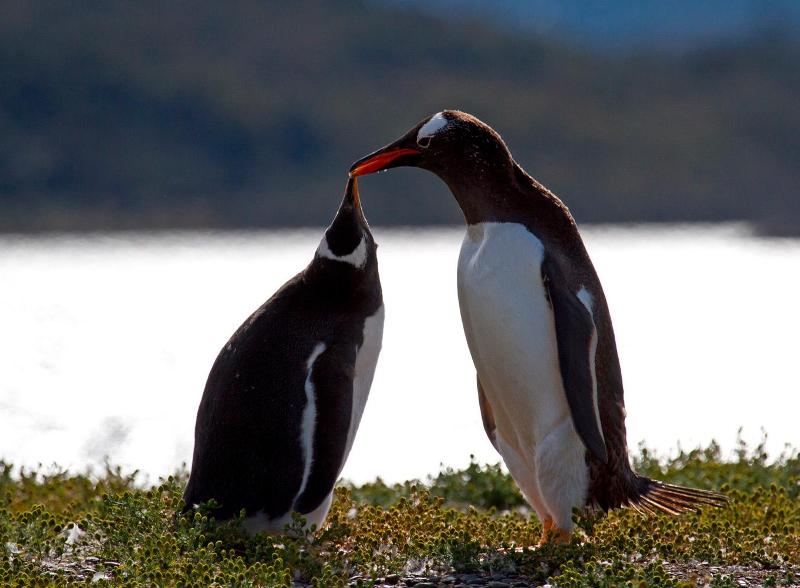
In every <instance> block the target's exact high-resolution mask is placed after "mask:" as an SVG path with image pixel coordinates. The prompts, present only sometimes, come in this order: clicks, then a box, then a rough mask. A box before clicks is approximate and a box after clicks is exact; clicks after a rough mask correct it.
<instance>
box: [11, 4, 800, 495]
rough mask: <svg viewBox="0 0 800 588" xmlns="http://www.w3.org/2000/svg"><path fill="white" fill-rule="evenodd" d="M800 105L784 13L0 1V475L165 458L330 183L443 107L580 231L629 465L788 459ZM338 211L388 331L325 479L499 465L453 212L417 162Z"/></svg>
mask: <svg viewBox="0 0 800 588" xmlns="http://www.w3.org/2000/svg"><path fill="white" fill-rule="evenodd" d="M798 96H800V4H798V3H797V2H795V1H793V0H724V1H723V0H706V1H704V2H695V1H692V0H676V1H674V2H662V1H656V0H640V1H637V2H633V1H630V2H624V1H621V0H610V1H608V2H603V3H597V2H591V1H588V0H568V1H561V2H556V1H555V0H552V1H550V0H531V1H524V0H518V1H511V0H508V1H503V2H499V1H498V2H491V1H489V0H486V1H482V0H469V1H455V0H425V1H423V0H406V1H403V0H371V1H368V0H361V1H357V0H346V1H339V2H317V1H313V0H299V1H297V2H291V3H289V2H264V1H256V0H236V1H232V2H225V3H218V2H209V1H200V2H191V3H190V2H170V3H166V4H165V3H161V2H153V1H150V0H138V1H130V2H115V3H107V2H101V1H99V0H97V1H95V0H89V1H86V2H81V3H74V2H59V1H47V2H45V1H42V0H7V1H6V2H4V3H3V6H2V8H0V231H2V232H3V233H4V234H2V235H0V329H1V330H0V457H4V458H6V459H8V460H12V461H15V462H17V463H29V464H31V463H37V462H42V463H45V464H48V463H51V462H53V461H57V462H58V463H60V464H63V465H65V466H69V467H71V468H73V469H82V468H84V467H86V466H87V465H93V464H98V463H102V461H103V460H104V459H105V458H106V457H108V458H109V459H110V460H111V461H112V462H114V463H122V464H124V465H125V466H126V467H129V468H142V469H143V470H144V471H145V472H147V473H148V474H151V475H152V476H157V475H164V474H167V473H169V472H171V471H173V470H174V469H175V468H177V467H179V466H180V464H181V463H182V462H185V461H187V460H188V459H189V458H190V455H191V447H192V429H193V424H194V413H195V410H196V406H197V403H198V402H199V398H200V394H201V392H202V387H203V384H204V382H205V377H206V375H207V373H208V369H209V368H210V365H211V362H212V361H213V359H214V357H215V356H216V353H217V351H218V350H219V348H220V347H221V346H222V344H223V343H224V341H225V340H226V339H227V337H228V336H229V335H230V334H231V332H232V331H233V330H234V329H235V328H236V327H237V326H238V324H239V323H240V322H241V321H242V320H243V319H244V318H245V317H246V316H247V315H248V314H249V313H250V312H251V311H252V310H253V309H254V308H255V307H256V306H258V305H259V304H260V303H261V302H262V301H263V300H264V299H266V298H267V297H268V296H269V295H270V294H271V293H272V291H274V289H275V288H277V287H278V286H279V285H280V284H281V283H283V282H284V281H285V280H286V279H287V278H289V277H290V276H291V275H293V274H294V273H296V272H297V271H299V270H300V269H301V268H302V267H303V266H304V265H305V264H306V263H307V262H308V260H309V259H310V257H311V255H312V253H313V251H314V249H315V247H316V244H317V242H318V240H319V238H320V236H321V230H322V227H323V226H324V225H325V224H326V223H327V222H328V221H329V220H330V218H331V216H332V214H333V212H334V210H335V208H336V206H337V203H338V199H339V197H340V194H341V191H342V188H343V186H344V181H345V172H346V170H347V168H348V167H349V165H350V163H351V162H352V161H353V160H354V159H356V158H358V157H360V156H362V155H364V154H365V153H367V152H369V151H372V150H373V149H375V148H377V147H379V146H381V145H383V144H385V143H387V142H389V141H390V140H392V139H394V138H395V137H396V136H398V135H399V134H400V133H402V132H404V131H405V130H406V129H407V128H408V127H410V126H411V125H412V124H414V123H416V122H417V121H418V120H420V119H422V118H424V117H427V116H429V115H430V114H432V113H434V112H437V111H439V110H441V109H443V108H460V109H462V110H466V111H468V112H471V113H473V114H475V115H477V116H478V117H480V118H481V119H483V120H485V121H487V122H488V123H490V124H491V125H492V126H493V127H495V128H496V129H497V130H498V131H499V132H500V133H501V134H502V135H503V137H504V138H505V139H506V140H507V142H508V143H509V145H510V147H511V149H512V151H513V153H514V155H515V157H516V159H517V160H518V161H519V162H520V163H521V164H522V165H523V167H525V168H526V169H527V170H528V171H529V172H530V173H531V174H532V175H534V176H535V177H536V178H537V179H539V180H540V181H542V182H543V183H544V184H545V185H547V186H548V187H550V188H551V189H553V190H554V191H555V192H556V193H557V194H558V195H560V196H561V197H562V198H563V199H564V200H565V201H566V202H567V204H568V205H569V206H570V208H571V210H572V211H573V213H574V215H575V216H576V218H577V220H578V221H579V223H581V225H582V227H584V229H583V232H584V235H585V238H586V241H587V246H588V248H589V252H590V254H591V255H592V257H593V259H594V261H595V263H596V265H597V268H598V271H599V273H600V277H601V279H602V280H603V283H604V286H605V288H606V292H607V295H608V298H609V304H610V307H611V311H612V316H613V317H614V320H615V329H616V332H617V338H618V342H619V349H620V355H621V360H622V367H623V374H624V376H625V381H626V398H627V405H628V413H629V418H628V427H629V432H630V435H629V441H630V444H631V446H632V447H633V448H635V447H636V445H637V444H638V443H639V442H640V441H642V440H644V441H645V442H646V443H647V444H648V445H649V446H651V447H654V448H655V449H657V450H658V451H661V452H663V453H667V452H671V451H674V450H675V449H676V447H677V446H678V444H679V443H680V444H682V445H683V446H684V447H687V446H688V447H691V446H694V445H695V444H697V443H707V442H709V441H710V440H711V439H713V438H716V439H717V440H718V441H719V442H720V443H721V444H722V445H723V447H724V448H726V450H727V451H730V450H732V449H733V448H735V446H736V437H737V430H738V429H739V428H740V427H742V428H743V431H742V436H743V437H744V438H746V439H748V440H758V439H759V438H760V436H761V435H762V428H763V430H764V431H765V432H766V433H767V435H768V447H769V449H770V451H771V452H772V453H773V454H777V453H778V452H780V451H781V449H782V447H783V444H784V443H789V444H792V445H794V446H798V445H800V433H798V428H797V426H796V423H795V421H796V415H797V414H798V413H800V400H798V397H799V395H800V375H798V372H797V370H796V365H797V361H798V349H799V348H800V347H799V346H798V344H797V333H798V332H800V313H798V311H797V296H798V291H800V271H799V270H800V239H798V236H800V193H799V192H800V108H798ZM361 188H362V195H363V197H364V201H365V207H366V212H367V214H368V216H369V218H370V221H371V223H372V224H373V226H374V228H375V234H376V238H377V240H378V241H379V242H380V244H381V249H380V256H381V257H380V263H381V272H382V277H383V283H384V292H385V298H386V304H387V322H386V331H385V338H384V352H383V355H382V358H381V362H380V363H379V366H378V373H377V375H376V380H375V384H374V386H373V391H372V396H371V398H370V403H369V405H368V406H367V410H366V413H365V417H364V421H363V423H362V428H361V430H360V433H359V437H358V438H357V441H356V444H355V447H354V450H353V454H352V456H351V460H350V462H349V463H348V465H347V468H346V470H345V475H347V476H348V477H351V478H353V479H356V480H358V481H363V480H368V479H372V478H374V477H375V476H378V475H380V476H383V477H384V478H386V479H389V480H399V479H405V478H408V477H412V476H418V477H421V476H424V475H425V474H427V473H430V472H433V471H436V470H437V469H438V467H439V464H440V463H444V464H445V465H453V466H458V465H463V464H465V463H466V461H467V460H468V458H469V455H470V454H475V455H476V456H477V457H478V458H479V459H480V460H481V461H495V460H496V456H495V454H494V453H493V450H492V448H491V446H490V445H489V443H488V441H486V439H485V437H484V434H483V430H482V427H481V424H480V416H479V413H478V407H477V402H476V393H475V390H474V374H473V368H472V366H471V362H470V359H469V355H468V352H467V348H466V345H465V343H464V341H463V335H462V332H461V326H460V320H459V316H458V309H457V301H456V295H455V259H456V256H457V252H458V247H459V244H460V239H461V230H460V229H459V228H457V227H458V224H459V223H460V222H461V219H460V213H459V211H458V208H457V206H456V205H455V203H454V201H453V199H452V197H451V196H450V195H449V193H448V192H447V190H446V188H445V187H444V185H442V184H441V183H440V182H439V181H438V180H436V179H435V178H434V177H432V176H430V175H428V174H425V173H424V172H421V171H418V170H408V169H400V170H396V171H393V172H392V173H391V174H381V175H378V176H375V177H368V178H365V179H364V180H363V182H362V184H361ZM654 223H658V224H654Z"/></svg>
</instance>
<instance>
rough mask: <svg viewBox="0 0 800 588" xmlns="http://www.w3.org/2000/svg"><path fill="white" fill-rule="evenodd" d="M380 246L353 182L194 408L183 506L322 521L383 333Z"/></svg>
mask: <svg viewBox="0 0 800 588" xmlns="http://www.w3.org/2000/svg"><path fill="white" fill-rule="evenodd" d="M376 249H377V246H376V244H375V241H374V239H373V237H372V233H371V232H370V229H369V225H368V224H367V221H366V218H365V217H364V213H363V211H362V209H361V202H360V199H359V195H358V186H357V183H356V180H355V179H350V180H349V181H348V183H347V188H346V190H345V195H344V199H343V200H342V204H341V206H340V207H339V211H338V212H337V213H336V217H335V218H334V219H333V222H332V223H331V225H330V226H329V227H328V229H327V230H326V231H325V235H324V236H323V238H322V241H321V242H320V244H319V247H318V248H317V251H316V254H315V256H314V259H313V260H312V261H311V263H310V264H309V265H308V266H307V267H306V268H305V269H304V270H303V271H302V272H300V273H299V274H297V275H296V276H295V277H294V278H292V279H291V280H289V281H288V282H287V283H286V284H284V285H283V286H282V287H281V288H280V289H279V290H278V291H277V292H276V293H275V294H274V295H273V296H272V298H270V299H269V300H267V302H265V303H264V304H263V305H262V306H261V308H259V309H258V310H256V311H255V312H254V313H253V314H252V315H251V316H250V318H248V319H247V320H246V321H245V322H244V324H242V326H241V327H239V329H238V330H237V331H236V332H235V333H234V334H233V336H232V337H231V338H230V340H229V341H228V343H227V344H226V345H225V346H224V347H223V348H222V351H220V353H219V355H218V356H217V359H216V361H215V362H214V365H213V367H212V368H211V373H210V374H209V376H208V381H207V383H206V387H205V391H204V392H203V398H202V400H201V402H200V407H199V409H198V411H197V422H196V425H195V445H194V455H193V458H192V470H191V475H190V477H189V483H188V485H187V486H186V491H185V492H184V501H185V503H186V510H189V509H191V508H192V507H193V506H195V505H198V504H201V503H203V502H206V501H208V500H211V499H214V500H215V501H216V503H217V504H218V505H219V508H218V509H217V510H216V511H215V512H214V514H215V517H217V519H227V518H231V517H234V516H236V515H237V514H238V513H239V512H240V511H241V510H242V509H244V511H245V515H246V518H245V521H244V528H245V529H246V530H247V531H248V532H249V533H250V534H254V533H257V532H260V531H267V532H270V533H280V532H282V531H283V530H284V527H285V525H286V524H287V523H289V522H291V520H292V513H293V512H297V513H299V514H301V515H303V516H304V517H305V518H306V522H307V525H312V524H313V525H316V526H317V527H319V526H320V525H321V524H322V522H323V521H324V520H325V517H326V516H327V514H328V510H329V509H330V506H331V499H332V496H333V486H334V484H335V483H336V480H337V479H338V477H339V474H340V473H341V471H342V467H343V466H344V464H345V461H346V460H347V456H348V454H349V453H350V448H351V447H352V445H353V439H354V438H355V435H356V430H357V429H358V425H359V422H360V421H361V415H362V413H363V411H364V406H365V404H366V402H367V395H368V394H369V389H370V386H371V384H372V377H373V375H374V373H375V365H376V363H377V361H378V354H379V352H380V349H381V341H382V337H383V316H384V311H383V297H382V293H381V284H380V279H379V276H378V259H377V256H376Z"/></svg>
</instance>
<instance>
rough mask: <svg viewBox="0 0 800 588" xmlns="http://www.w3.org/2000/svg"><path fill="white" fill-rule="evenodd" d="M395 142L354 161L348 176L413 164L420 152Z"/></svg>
mask: <svg viewBox="0 0 800 588" xmlns="http://www.w3.org/2000/svg"><path fill="white" fill-rule="evenodd" d="M397 143H399V141H398V142H397ZM397 143H392V144H391V145H387V146H386V147H384V148H382V149H378V150H377V151H375V152H374V153H370V154H369V155H367V156H366V157H362V158H361V159H359V160H358V161H356V162H355V163H354V164H353V165H352V166H351V167H350V177H351V178H355V177H358V176H365V175H367V174H372V173H375V172H379V171H383V170H385V169H389V168H392V167H400V166H403V165H414V164H415V163H416V161H417V159H418V158H419V155H420V152H419V151H418V150H417V149H410V148H408V147H402V146H399V145H398V144H397Z"/></svg>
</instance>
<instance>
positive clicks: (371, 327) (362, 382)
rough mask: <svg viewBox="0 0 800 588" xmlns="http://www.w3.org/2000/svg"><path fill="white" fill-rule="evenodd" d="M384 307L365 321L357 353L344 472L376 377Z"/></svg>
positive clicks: (340, 469) (340, 468)
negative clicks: (362, 336)
mask: <svg viewBox="0 0 800 588" xmlns="http://www.w3.org/2000/svg"><path fill="white" fill-rule="evenodd" d="M383 318H384V309H383V305H381V307H380V308H379V309H378V311H377V312H376V313H375V314H373V315H372V316H370V317H367V319H366V320H365V321H364V340H363V341H362V343H361V347H359V348H358V350H357V351H356V366H355V374H354V376H353V408H352V413H351V416H350V429H349V431H348V432H347V443H346V444H345V451H344V459H343V460H342V464H341V466H340V467H339V473H341V472H342V468H343V467H344V463H345V461H347V456H348V455H350V449H351V448H352V447H353V441H354V440H355V438H356V431H357V430H358V425H359V424H360V423H361V416H362V415H363V414H364V407H365V406H366V404H367V397H368V396H369V389H370V388H371V387H372V379H373V377H374V376H375V366H376V365H377V364H378V355H379V354H380V351H381V344H382V342H383Z"/></svg>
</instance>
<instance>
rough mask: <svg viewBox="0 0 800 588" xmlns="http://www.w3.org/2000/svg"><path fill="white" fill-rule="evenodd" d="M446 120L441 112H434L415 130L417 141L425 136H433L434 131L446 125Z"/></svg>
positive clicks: (436, 131)
mask: <svg viewBox="0 0 800 588" xmlns="http://www.w3.org/2000/svg"><path fill="white" fill-rule="evenodd" d="M447 123H448V120H447V119H446V118H445V117H444V115H443V114H442V113H441V112H437V113H436V114H434V115H433V116H432V117H431V118H430V120H429V121H428V122H426V123H425V124H424V125H422V126H421V127H420V129H419V131H418V132H417V141H418V142H419V140H420V139H424V138H426V137H433V136H434V135H435V134H436V133H438V132H439V131H441V130H442V129H443V128H444V127H446V126H447Z"/></svg>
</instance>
